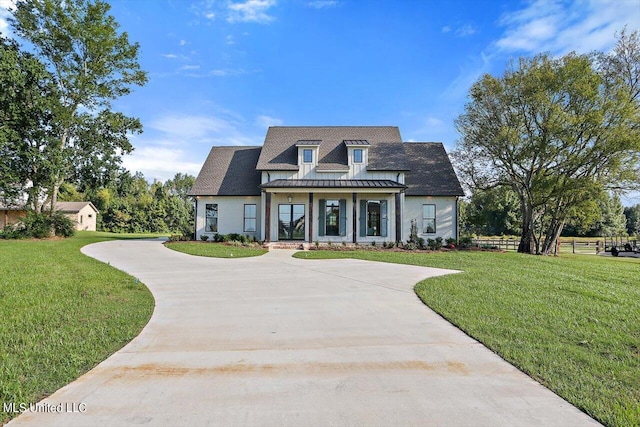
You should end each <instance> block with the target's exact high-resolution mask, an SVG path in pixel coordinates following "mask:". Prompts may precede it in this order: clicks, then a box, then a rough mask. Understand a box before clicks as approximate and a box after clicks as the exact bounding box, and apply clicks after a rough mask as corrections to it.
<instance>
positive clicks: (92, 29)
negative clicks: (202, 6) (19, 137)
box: [10, 0, 147, 208]
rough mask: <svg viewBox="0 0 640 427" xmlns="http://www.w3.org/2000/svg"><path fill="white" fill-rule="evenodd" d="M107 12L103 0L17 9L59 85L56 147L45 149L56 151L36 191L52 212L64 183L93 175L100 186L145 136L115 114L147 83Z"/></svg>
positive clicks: (20, 25) (39, 0)
mask: <svg viewBox="0 0 640 427" xmlns="http://www.w3.org/2000/svg"><path fill="white" fill-rule="evenodd" d="M109 9H110V6H109V5H108V4H107V3H105V2H104V1H101V0H67V1H64V2H60V1H57V0H26V1H21V2H18V3H17V7H16V10H15V12H14V14H13V18H12V19H11V20H10V22H11V24H12V26H13V29H14V31H15V32H16V34H17V35H18V36H20V37H21V38H22V39H24V40H26V41H28V42H29V43H30V44H31V45H32V46H33V48H34V50H35V51H36V53H37V55H38V56H39V58H40V59H41V60H42V61H43V62H44V63H45V64H46V66H47V68H48V69H49V71H50V72H51V73H52V74H53V75H54V76H55V78H56V85H57V96H58V101H59V102H58V108H57V109H56V110H55V112H54V113H55V114H54V115H53V119H52V120H53V130H54V131H55V140H50V141H47V148H48V147H52V148H55V149H52V150H51V151H52V153H51V155H49V156H47V161H48V162H49V164H50V167H49V179H48V182H47V183H46V184H47V186H46V187H43V188H42V189H40V190H38V191H41V192H42V193H45V194H46V196H47V198H48V200H49V201H50V203H51V206H53V205H54V204H55V202H56V199H57V195H58V189H59V187H60V185H62V183H64V182H65V180H67V179H69V178H71V177H76V178H78V177H79V176H82V175H83V174H87V173H88V172H91V173H92V174H96V173H97V174H98V175H99V176H98V178H96V177H93V178H94V179H97V180H99V179H101V177H104V176H109V175H110V174H112V173H113V171H114V170H115V169H117V167H118V166H119V164H120V159H119V157H118V153H123V154H126V153H130V152H131V151H132V149H133V147H132V146H131V144H130V143H129V141H128V139H127V135H128V134H130V133H132V132H141V131H142V126H141V124H140V122H139V121H138V120H137V119H135V118H129V117H126V116H124V115H122V114H121V113H114V112H112V111H111V101H112V100H114V99H117V98H118V97H120V96H123V95H126V94H128V93H129V92H130V91H131V86H134V85H143V84H145V83H146V81H147V76H146V73H145V72H143V71H142V70H141V69H140V65H139V64H138V60H137V57H138V44H130V43H129V40H128V36H127V33H126V32H123V33H118V24H117V23H116V21H115V19H114V18H113V16H111V15H109V14H108V12H109ZM96 171H97V172H96ZM36 184H37V185H43V184H40V183H36V182H34V187H35V186H36ZM34 207H35V208H37V206H34Z"/></svg>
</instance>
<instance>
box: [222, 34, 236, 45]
mask: <svg viewBox="0 0 640 427" xmlns="http://www.w3.org/2000/svg"><path fill="white" fill-rule="evenodd" d="M225 40H226V41H225V44H228V45H232V44H236V42H235V39H234V38H233V36H232V35H231V34H229V35H228V36H227V37H225Z"/></svg>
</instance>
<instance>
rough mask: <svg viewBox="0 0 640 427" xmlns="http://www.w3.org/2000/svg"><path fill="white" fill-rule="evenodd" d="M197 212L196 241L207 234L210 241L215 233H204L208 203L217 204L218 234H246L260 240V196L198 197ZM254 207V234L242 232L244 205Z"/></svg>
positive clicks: (261, 221) (261, 220)
mask: <svg viewBox="0 0 640 427" xmlns="http://www.w3.org/2000/svg"><path fill="white" fill-rule="evenodd" d="M197 202H198V207H197V208H198V210H197V213H196V239H197V240H200V236H201V235H202V234H208V235H209V236H210V237H209V238H210V239H211V238H212V237H213V235H214V234H216V233H205V232H204V227H205V221H206V219H205V205H207V204H210V203H217V204H218V233H219V234H229V233H238V234H246V235H248V236H251V237H254V236H255V237H256V238H258V239H259V238H260V235H261V228H262V226H261V225H262V223H263V219H262V218H263V217H262V208H261V205H262V203H261V200H260V196H213V197H200V196H199V197H198V198H197ZM245 204H254V205H256V214H257V218H256V232H255V233H250V232H245V231H244V205H245Z"/></svg>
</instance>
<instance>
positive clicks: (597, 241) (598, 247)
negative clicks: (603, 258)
mask: <svg viewBox="0 0 640 427" xmlns="http://www.w3.org/2000/svg"><path fill="white" fill-rule="evenodd" d="M599 253H600V240H596V255H598V254H599Z"/></svg>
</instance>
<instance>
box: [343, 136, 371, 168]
mask: <svg viewBox="0 0 640 427" xmlns="http://www.w3.org/2000/svg"><path fill="white" fill-rule="evenodd" d="M343 142H344V145H345V146H346V147H347V158H348V159H349V160H348V161H349V166H363V167H366V166H367V164H368V163H369V147H370V145H371V144H369V141H367V140H364V139H345V140H344V141H343Z"/></svg>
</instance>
